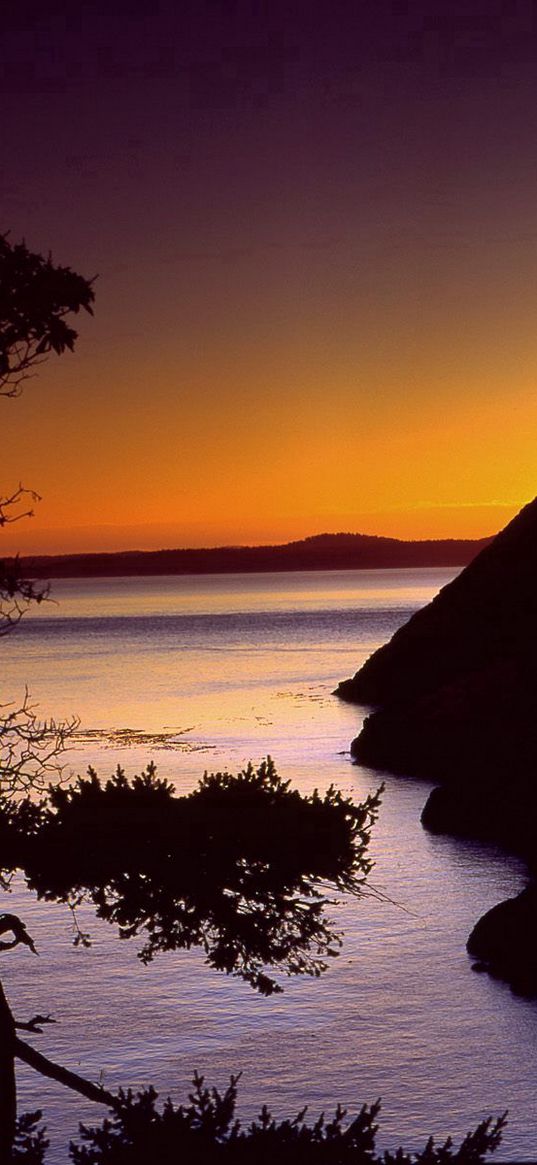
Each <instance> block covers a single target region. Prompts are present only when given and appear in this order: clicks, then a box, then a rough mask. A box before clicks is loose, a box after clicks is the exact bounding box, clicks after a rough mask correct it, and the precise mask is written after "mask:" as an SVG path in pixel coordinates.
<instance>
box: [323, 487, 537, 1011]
mask: <svg viewBox="0 0 537 1165" xmlns="http://www.w3.org/2000/svg"><path fill="white" fill-rule="evenodd" d="M337 694H338V695H339V696H340V697H341V698H342V699H345V700H348V701H351V702H353V703H357V704H362V705H369V706H373V709H374V710H373V711H372V712H371V714H370V715H369V716H368V717H367V719H366V721H365V724H364V727H363V730H362V732H361V733H360V736H358V737H357V739H356V740H354V741H353V743H352V746H351V751H352V755H353V756H354V757H355V759H356V760H358V761H360V762H361V763H363V764H366V765H369V766H371V767H373V768H379V769H387V770H389V771H391V772H394V773H397V774H400V775H406V776H411V777H421V778H425V779H427V780H433V781H437V782H438V783H439V784H438V787H437V788H435V789H434V790H433V791H432V793H431V794H430V796H429V798H428V800H427V803H426V805H425V809H424V811H423V815H422V821H423V824H424V826H425V827H426V828H427V829H430V830H434V831H437V832H448V833H451V834H458V835H460V836H467V837H473V838H479V839H482V840H487V841H493V842H496V843H498V844H500V845H502V846H504V847H505V848H506V849H508V850H510V851H511V852H514V853H517V854H519V855H521V856H523V857H524V859H525V860H526V861H527V863H528V866H529V869H530V873H531V874H532V876H533V875H534V874H535V873H536V871H537V772H536V769H537V499H535V500H534V501H533V502H531V503H530V504H529V505H527V506H526V507H525V508H524V509H523V510H522V511H521V512H520V514H518V515H517V517H516V518H514V519H513V521H512V522H510V524H509V525H508V526H506V528H505V530H503V531H502V532H501V533H500V534H498V535H497V537H496V538H495V539H494V541H493V542H492V543H491V544H490V545H489V546H487V547H486V548H485V549H484V550H482V551H481V553H480V554H479V555H478V556H477V558H475V559H474V560H473V562H471V563H470V565H469V566H467V567H466V568H465V569H464V570H463V571H462V573H461V574H460V575H458V577H457V578H456V579H454V581H453V582H451V583H449V585H448V586H446V587H444V589H443V590H442V591H441V592H440V593H439V594H438V595H437V596H436V598H435V599H433V601H432V602H431V603H430V604H429V605H428V606H427V607H425V608H423V609H422V610H421V611H418V612H417V613H416V614H415V615H414V616H413V617H412V618H411V619H410V620H409V622H408V623H407V624H405V626H404V627H402V628H400V630H399V631H397V632H396V634H395V635H394V636H393V638H392V639H391V640H390V642H389V643H387V644H386V645H385V646H384V647H381V648H380V649H379V650H378V651H376V652H375V653H374V655H372V656H371V657H370V659H369V660H367V662H366V663H365V664H364V666H363V667H362V668H361V669H360V671H359V672H358V673H357V674H356V675H355V676H354V677H353V678H352V679H349V680H345V681H343V682H342V683H341V684H340V685H339V687H338V689H337ZM536 924H537V888H536V887H535V885H534V883H533V882H532V883H531V884H530V886H529V887H528V888H527V889H526V890H524V891H523V893H522V894H521V895H519V896H518V897H517V898H515V899H511V900H509V901H508V902H504V903H501V904H499V905H498V906H496V907H494V909H493V910H491V911H489V912H488V914H487V915H485V916H484V918H482V919H481V920H480V922H478V924H477V926H476V927H475V928H474V931H473V932H472V935H471V936H470V939H469V943H468V949H469V951H470V953H471V954H472V955H474V956H475V957H476V958H477V959H478V960H479V965H480V966H481V967H483V968H485V969H487V970H490V971H491V972H492V973H493V974H495V975H498V976H500V977H501V978H503V979H506V980H507V981H508V982H510V983H511V985H512V986H513V987H514V988H515V989H516V990H520V991H524V992H525V993H527V994H532V995H537V942H536V940H535V935H536Z"/></svg>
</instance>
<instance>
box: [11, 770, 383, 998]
mask: <svg viewBox="0 0 537 1165" xmlns="http://www.w3.org/2000/svg"><path fill="white" fill-rule="evenodd" d="M378 805H379V793H376V794H374V795H372V796H369V797H367V798H366V800H365V801H364V803H363V804H362V805H354V804H353V802H352V801H351V800H350V799H348V798H346V797H344V796H343V795H342V794H341V793H340V792H338V791H336V790H335V789H334V788H330V789H328V791H327V792H326V793H325V794H324V795H322V796H321V795H320V794H319V793H317V792H314V793H312V794H311V795H310V796H304V795H302V794H301V793H299V792H298V791H296V790H291V789H290V788H289V782H288V781H282V780H281V778H280V777H279V776H278V774H277V772H276V770H275V767H274V764H273V762H272V760H271V759H270V757H269V758H268V759H267V760H266V761H263V762H262V763H261V764H260V765H259V767H258V768H257V769H254V767H253V765H251V764H250V765H248V766H247V768H245V769H244V770H243V771H242V772H240V773H239V774H238V775H236V776H232V775H231V774H230V773H226V772H224V773H212V774H210V775H207V774H206V775H205V776H204V778H203V780H202V781H200V783H199V785H198V787H197V789H195V790H194V792H192V793H190V794H189V795H187V796H182V797H176V796H174V789H173V786H172V785H170V784H168V783H167V782H166V781H162V780H159V779H158V778H157V776H156V773H155V769H154V766H152V765H150V766H149V768H148V769H147V771H146V772H144V773H142V774H141V776H137V777H134V778H133V780H132V781H129V780H128V779H127V778H126V777H125V774H124V773H123V772H122V770H121V769H118V771H117V772H116V774H115V776H114V777H112V778H111V780H109V781H106V782H105V783H102V782H101V781H100V780H99V778H98V777H97V775H96V773H95V772H93V771H91V770H90V775H89V777H87V778H79V779H78V780H77V782H76V784H74V785H73V786H72V787H70V788H61V787H55V788H51V789H50V791H49V797H48V799H47V800H46V801H42V802H39V803H35V802H34V801H32V799H31V798H29V797H26V798H24V799H23V800H21V801H19V802H18V804H13V803H12V802H9V801H4V802H1V801H0V850H1V852H2V855H3V857H2V861H3V863H4V865H5V866H6V867H7V868H8V869H9V868H11V869H14V868H16V867H21V868H22V869H23V870H24V872H25V875H26V878H27V881H28V884H29V886H30V887H31V888H32V889H34V890H36V891H37V893H38V895H39V896H40V897H41V898H44V899H48V900H55V901H63V902H66V903H68V904H69V905H70V906H71V907H72V908H74V909H75V910H76V906H77V905H78V904H79V903H80V902H81V901H82V900H89V901H91V902H93V904H94V905H95V907H96V911H97V915H98V916H99V918H102V919H105V920H106V921H108V922H111V923H115V924H116V925H117V926H118V928H119V933H120V936H121V937H122V938H133V937H136V936H142V937H143V939H144V945H143V947H142V949H141V951H140V957H141V959H142V961H143V962H148V961H150V960H151V959H152V958H153V957H154V955H155V954H157V953H158V952H161V951H173V950H178V949H184V948H190V947H193V946H201V947H202V948H203V950H204V951H205V955H206V961H207V963H208V964H209V965H210V966H212V967H214V968H215V969H216V970H218V971H224V972H226V973H227V974H233V975H238V976H240V977H241V978H242V979H245V980H246V981H247V982H249V983H250V984H251V985H252V987H255V988H256V989H257V990H258V991H260V992H261V993H262V994H264V995H269V994H271V993H272V992H274V991H281V990H282V988H281V985H280V984H278V982H277V981H276V980H275V979H274V977H273V976H271V975H270V974H268V971H269V970H270V969H271V968H275V969H277V970H279V971H281V972H283V973H284V974H286V975H296V974H307V975H315V976H317V975H319V974H321V972H322V971H323V970H324V969H325V968H326V965H327V964H326V959H327V958H329V957H332V956H334V955H336V954H337V953H338V949H339V945H340V941H341V940H340V937H339V935H338V934H337V933H336V932H335V931H334V930H333V929H332V927H331V926H330V924H329V923H328V921H327V920H326V918H325V907H326V905H327V904H328V903H329V901H330V898H329V893H330V891H332V892H333V890H334V889H336V890H341V891H346V892H351V893H354V894H359V893H361V892H362V891H363V888H364V883H365V879H366V877H367V875H368V873H369V871H370V868H371V862H370V860H369V858H368V857H367V852H366V851H367V846H368V843H369V837H370V829H371V825H372V823H373V821H374V819H375V817H376V814H377V810H378ZM76 941H77V942H81V943H82V944H84V943H87V942H88V941H89V936H87V935H85V934H83V933H82V932H80V931H78V933H77V937H76Z"/></svg>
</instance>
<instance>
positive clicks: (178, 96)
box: [2, 4, 537, 552]
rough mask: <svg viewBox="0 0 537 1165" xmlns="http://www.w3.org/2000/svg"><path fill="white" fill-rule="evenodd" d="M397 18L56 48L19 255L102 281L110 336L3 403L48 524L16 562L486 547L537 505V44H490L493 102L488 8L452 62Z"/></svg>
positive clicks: (101, 20) (13, 450) (33, 106)
mask: <svg viewBox="0 0 537 1165" xmlns="http://www.w3.org/2000/svg"><path fill="white" fill-rule="evenodd" d="M359 7H360V6H359ZM351 8H352V14H351ZM372 8H374V9H375V13H376V14H375V13H373V11H372ZM382 8H383V5H379V10H378V12H376V6H368V5H366V6H364V8H363V12H362V13H361V14H358V12H357V10H356V6H351V7H349V9H348V11H347V14H346V18H345V19H342V20H341V21H340V22H339V23H338V24H337V25H334V23H333V22H332V19H331V18H329V16H328V10H327V11H326V13H324V14H323V13H321V12H319V13H318V14H317V15H316V18H315V20H314V21H311V20H300V21H298V20H297V19H295V16H294V15H293V13H292V11H291V10H290V9H285V6H284V8H282V9H281V11H280V9H279V6H276V8H274V10H271V12H272V15H271V16H270V17H268V18H267V21H266V27H265V25H262V24H260V23H259V21H257V20H251V19H250V16H249V15H248V12H249V9H248V11H247V9H246V8H245V7H244V6H243V5H242V4H239V5H237V6H233V15H230V14H229V13H228V14H227V16H226V17H224V15H223V12H224V9H222V12H221V13H220V9H219V8H218V6H213V7H212V8H211V14H212V15H211V19H210V20H209V21H208V22H207V23H204V21H203V18H202V14H201V10H200V13H199V14H198V16H196V15H195V14H194V13H191V14H190V19H189V21H187V20H186V17H185V18H184V19H183V17H182V16H181V15H179V13H178V11H177V9H176V7H175V6H174V5H163V6H161V8H159V13H160V16H159V20H158V21H156V22H154V21H153V20H152V19H150V18H149V16H148V14H147V13H146V12H145V8H144V6H143V5H142V6H141V7H140V9H139V11H138V12H137V15H136V17H134V18H133V20H132V21H130V22H126V23H125V24H121V22H120V18H119V16H117V17H115V16H114V15H113V14H112V13H111V12H109V11H108V9H105V8H102V9H101V8H100V7H99V6H98V7H97V9H96V10H95V11H94V12H93V11H92V12H91V13H90V12H89V10H88V12H87V13H81V14H80V22H79V23H76V22H75V24H73V26H72V27H71V26H68V27H66V26H65V24H64V23H63V22H62V21H61V20H60V16H59V14H58V15H57V18H56V17H54V16H51V19H50V20H49V22H48V24H47V27H46V28H43V29H42V30H41V33H42V37H43V38H44V41H43V43H44V46H45V48H46V46H47V45H49V48H50V54H49V55H48V56H47V54H46V52H45V48H44V49H43V53H44V56H43V58H42V59H41V58H40V61H41V64H40V69H37V70H36V69H34V70H33V71H31V70H30V71H29V70H28V69H26V72H25V71H24V70H22V72H21V74H20V75H19V74H17V81H16V84H15V82H13V85H12V87H11V89H10V85H9V82H6V91H5V92H4V124H5V126H6V127H7V128H6V136H7V139H8V141H7V143H6V145H7V149H8V151H9V154H10V158H11V164H10V179H11V188H10V189H11V193H10V194H9V197H8V198H7V201H6V204H5V206H4V211H3V217H4V228H5V229H10V231H11V234H12V236H13V237H14V238H19V237H23V236H24V237H25V238H26V241H27V243H28V245H29V246H31V247H35V249H37V250H45V251H46V250H47V249H48V248H49V247H50V248H51V250H52V253H53V256H54V258H55V259H56V260H57V261H58V262H62V263H69V264H71V265H72V266H73V267H74V268H75V269H76V270H79V271H81V272H82V273H83V274H85V275H86V276H92V275H94V274H96V273H97V274H98V280H97V283H96V316H95V320H94V321H90V320H88V319H84V320H82V321H81V336H80V340H79V344H78V347H77V351H76V353H75V354H74V355H73V356H70V355H69V356H67V357H66V358H65V359H63V360H62V361H54V360H50V361H49V362H48V364H46V365H44V366H43V367H42V369H41V370H40V373H39V377H38V378H37V379H35V380H33V381H30V382H29V383H28V384H27V385H26V387H25V393H24V396H23V398H22V399H20V400H18V401H9V402H4V403H3V404H2V431H3V434H5V439H4V442H3V450H2V480H3V482H4V483H5V488H6V489H7V488H9V485H10V483H16V482H18V481H19V479H21V478H22V479H23V480H24V482H25V483H26V484H28V485H31V486H33V487H34V488H36V489H38V490H39V492H40V493H42V494H43V497H44V501H43V503H42V505H41V506H40V507H39V510H38V512H37V514H36V516H35V518H34V520H33V522H32V524H31V527H30V526H29V525H26V526H25V527H24V526H23V525H22V524H20V525H18V526H17V527H14V528H12V529H11V530H10V531H8V532H7V534H6V535H5V538H4V546H5V548H6V550H7V551H8V552H9V551H11V550H14V549H15V548H17V547H20V548H21V549H23V550H31V549H36V550H42V551H44V550H47V549H49V550H54V551H61V550H63V549H65V550H70V549H80V550H84V549H88V550H91V549H97V548H101V547H103V548H107V549H114V548H118V549H119V548H125V547H127V546H139V547H141V548H143V547H153V546H158V545H201V544H206V545H214V544H218V543H228V542H233V543H243V542H262V541H284V540H286V539H289V538H297V537H303V536H305V535H307V534H312V533H316V532H320V531H324V530H351V531H364V532H372V533H379V534H389V535H394V536H398V537H418V538H422V537H441V536H443V537H445V536H454V537H456V536H479V535H485V534H489V533H493V532H495V531H496V530H498V529H499V528H500V527H501V526H502V525H504V524H505V522H506V521H507V520H509V519H510V518H511V517H512V515H513V514H514V513H515V512H516V510H517V509H518V508H520V506H521V505H522V504H524V503H525V502H526V501H528V500H529V499H530V498H531V497H533V495H534V493H535V492H536V491H535V481H536V469H537V464H536V462H537V454H536V450H535V441H534V433H535V429H536V421H537V394H536V392H535V379H536V370H537V330H536V328H535V318H536V306H537V305H536V287H535V275H534V267H535V244H534V233H535V205H536V195H537V172H536V170H535V165H534V157H535V153H534V148H533V141H534V137H535V133H536V131H537V112H536V111H537V100H536V98H537V80H536V78H535V75H534V74H533V73H531V72H530V71H529V70H528V69H527V67H526V65H525V63H524V62H525V60H526V58H527V54H526V56H525V57H524V58H523V59H522V58H520V54H518V49H517V48H516V46H517V45H519V44H520V43H522V40H523V41H524V44H525V45H528V44H529V43H533V42H531V37H530V33H531V29H529V27H528V28H526V27H525V26H524V20H525V17H524V13H523V11H522V8H520V11H519V9H518V8H517V13H518V15H517V16H516V17H515V15H513V18H512V21H513V29H511V31H510V38H511V39H509V37H507V39H506V37H505V35H504V34H505V28H504V27H503V25H502V27H501V28H499V29H498V30H496V28H495V25H494V24H493V23H490V22H489V24H488V25H487V30H488V31H487V36H488V37H489V41H490V44H489V45H488V58H487V59H488V61H489V67H488V71H487V72H486V75H485V76H483V74H482V70H480V69H477V66H476V67H475V68H474V67H473V65H472V61H473V57H471V53H472V52H474V50H475V53H477V48H476V47H475V46H476V45H478V41H479V37H478V40H477V41H476V39H475V36H476V35H477V33H476V31H475V28H474V24H473V23H472V21H473V20H474V17H475V19H477V17H476V16H475V13H473V9H472V6H471V5H470V6H469V8H468V10H467V14H466V16H465V17H464V18H462V17H461V20H462V24H461V23H460V22H459V23H457V24H455V23H453V24H451V23H450V18H449V17H448V16H447V8H446V9H445V11H444V14H443V17H442V19H443V20H444V24H445V27H441V29H440V33H439V35H440V41H439V42H438V43H439V44H442V45H443V51H444V53H445V54H447V55H445V59H444V57H440V58H438V59H437V58H436V57H435V56H434V53H433V55H432V56H431V53H430V52H429V51H428V50H427V44H428V43H429V42H428V41H427V35H428V33H427V30H426V28H425V25H424V26H423V27H422V26H421V25H420V21H419V19H418V17H419V12H418V8H419V5H413V6H411V8H410V9H409V12H408V13H407V16H406V17H405V16H404V14H402V15H401V14H400V15H399V16H397V15H395V16H394V15H393V13H392V17H391V18H390V21H389V22H388V23H387V24H385V23H383V20H382V16H381V11H380V10H381V9H382ZM284 9H285V10H284ZM368 9H371V11H369V12H368V11H367V10H368ZM402 11H403V10H401V12H402ZM405 11H406V9H405ZM144 13H145V14H144ZM506 19H507V18H506ZM528 20H529V16H528ZM517 21H518V23H517ZM425 23H426V22H425ZM75 25H76V26H75ZM478 25H479V28H481V25H480V24H479V21H478ZM519 25H520V27H519ZM515 26H516V27H515ZM476 28H477V25H476ZM420 29H421V32H420ZM119 32H121V35H119ZM474 34H475V35H474ZM511 34H512V35H511ZM472 36H473V37H474V39H473V40H472ZM420 38H421V39H420ZM517 38H518V39H517ZM521 38H522V40H521ZM528 38H530V39H528ZM433 39H434V38H433ZM103 43H104V44H107V45H108V46H109V47H108V49H107V52H106V53H105V55H104V57H103V53H102V51H101V50H102V45H103ZM435 43H436V42H435ZM487 43H488V42H487ZM164 44H166V45H169V46H171V47H170V48H169V51H167V55H166V53H164V50H163V47H162V46H163V45H164ZM472 45H473V46H474V48H473V49H472V48H471V46H472ZM52 46H54V52H52ZM420 46H421V47H420ZM468 46H470V48H469V47H468ZM10 50H11V54H12V57H13V60H14V61H15V62H17V61H18V62H19V63H20V65H21V67H22V65H24V63H25V62H26V63H27V56H28V52H29V51H30V50H29V48H28V42H27V40H26V39H25V37H24V35H23V33H22V32H21V30H20V29H19V30H18V31H17V29H14V30H12V32H11V34H10ZM468 53H470V57H468ZM479 59H480V58H479ZM73 61H74V64H73ZM442 61H443V63H442ZM446 61H447V62H448V65H446ZM476 61H477V57H476ZM46 62H48V63H47V64H46V67H45V63H46ZM106 62H107V63H106ZM159 62H160V64H159ZM163 62H164V63H163ZM165 62H167V63H165ZM68 66H69V67H68ZM21 76H22V77H23V80H22V81H21ZM24 78H25V80H24ZM491 109H494V116H491ZM22 123H24V139H25V150H24V151H23V152H21V151H20V150H19V149H18V143H19V140H20V136H21V129H20V127H21V124H22ZM51 125H53V126H54V139H55V147H54V152H53V155H52V154H51V151H50V149H49V146H48V144H47V139H48V136H49V134H48V128H49V127H50V126H51ZM30 160H31V163H30Z"/></svg>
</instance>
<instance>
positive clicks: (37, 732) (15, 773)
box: [0, 235, 94, 795]
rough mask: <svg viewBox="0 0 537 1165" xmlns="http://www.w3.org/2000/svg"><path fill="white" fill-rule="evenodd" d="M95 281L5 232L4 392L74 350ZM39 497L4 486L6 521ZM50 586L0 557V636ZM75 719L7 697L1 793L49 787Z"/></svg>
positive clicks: (0, 332)
mask: <svg viewBox="0 0 537 1165" xmlns="http://www.w3.org/2000/svg"><path fill="white" fill-rule="evenodd" d="M93 282H94V281H93V280H91V279H90V280H88V279H84V278H83V276H81V275H78V274H77V273H76V272H75V271H72V270H71V269H70V268H69V267H60V266H57V265H56V264H54V263H53V261H52V257H51V256H50V255H49V256H48V257H47V258H46V259H45V258H44V257H43V256H42V255H39V254H35V253H34V252H32V251H29V250H28V248H27V246H26V244H25V243H24V242H22V243H11V242H10V240H9V236H8V235H0V396H3V397H6V398H13V397H17V396H19V395H20V393H21V391H22V386H23V384H24V382H25V381H26V380H28V378H29V377H30V376H31V375H32V374H33V373H34V371H35V370H36V369H37V368H38V367H39V366H40V364H41V363H42V362H43V360H45V359H46V358H47V356H48V355H49V354H50V353H53V352H54V353H56V354H57V355H61V354H62V353H63V352H65V350H66V349H68V350H69V351H73V349H74V345H75V341H76V339H77V332H76V331H75V330H74V328H73V327H72V326H71V322H70V321H71V317H72V316H73V315H76V314H78V313H79V312H80V310H81V309H84V311H86V312H89V313H90V314H92V311H93V309H92V304H93V301H94V290H93ZM39 500H40V499H39V495H38V494H37V493H36V492H35V490H33V489H26V488H24V486H23V485H21V484H19V485H18V486H17V487H16V488H15V489H13V490H11V491H8V492H7V493H4V494H0V529H1V528H3V527H4V526H6V525H8V524H9V523H12V522H18V521H20V520H21V519H22V518H25V517H29V516H31V515H32V508H31V507H32V503H35V502H37V501H39ZM47 594H48V588H47V587H46V586H43V584H38V583H35V582H34V581H33V580H31V579H28V578H26V577H25V575H24V572H23V570H22V569H21V565H20V562H19V560H18V559H17V558H10V559H4V560H0V636H1V635H5V634H7V633H8V632H9V631H11V630H12V628H13V626H14V625H15V624H16V623H18V621H19V620H20V619H21V618H22V616H23V615H24V613H25V612H26V611H27V610H28V608H29V606H30V605H31V604H32V603H34V602H37V603H41V602H43V601H44V600H45V599H46V597H47ZM75 726H76V725H75V724H74V722H70V723H69V722H60V723H55V722H49V723H46V724H44V723H43V722H42V721H40V720H39V718H38V716H37V714H36V709H35V707H34V706H33V705H32V704H31V702H30V699H29V696H28V693H27V692H26V695H25V698H24V700H23V703H22V705H19V706H17V705H13V704H12V703H4V704H0V793H2V794H4V795H5V794H7V793H11V794H17V793H19V792H21V791H22V792H24V791H26V790H27V789H28V788H29V787H36V785H39V786H40V787H41V788H42V789H44V788H45V786H46V783H47V781H48V780H49V779H50V776H51V772H53V771H54V770H55V769H56V768H57V758H58V756H59V755H60V754H61V752H62V751H63V749H64V747H65V744H66V741H67V739H68V737H69V735H70V734H71V732H72V731H73V729H74V727H75Z"/></svg>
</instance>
